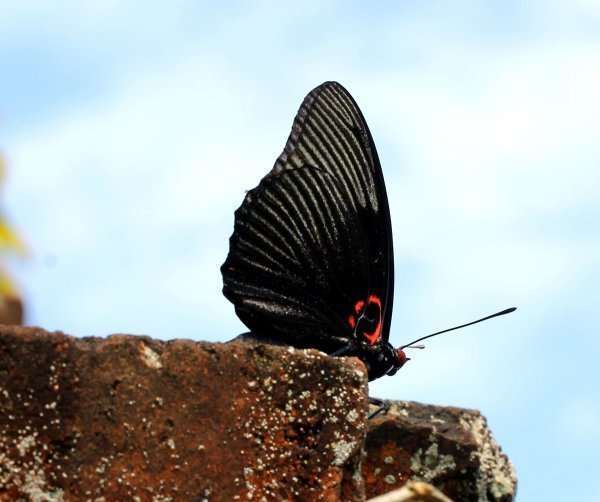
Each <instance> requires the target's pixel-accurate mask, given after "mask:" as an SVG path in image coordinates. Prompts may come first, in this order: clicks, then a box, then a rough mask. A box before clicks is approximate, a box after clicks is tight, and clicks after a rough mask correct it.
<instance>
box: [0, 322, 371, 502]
mask: <svg viewBox="0 0 600 502" xmlns="http://www.w3.org/2000/svg"><path fill="white" fill-rule="evenodd" d="M366 385H367V378H366V373H365V368H364V366H363V365H362V364H361V363H360V361H358V360H356V359H335V358H330V357H327V356H325V355H324V354H322V353H320V352H317V351H315V350H306V351H305V350H302V351H300V350H293V349H289V348H281V347H270V346H261V345H259V346H252V345H248V344H243V343H232V344H209V343H201V342H191V341H185V340H174V341H171V342H162V341H157V340H152V339H150V338H147V337H134V336H125V335H114V336H111V337H108V338H105V339H100V338H84V339H76V338H72V337H69V336H66V335H63V334H62V333H48V332H45V331H43V330H41V329H35V328H18V327H8V326H0V500H19V499H22V500H33V501H60V500H97V501H99V500H103V501H112V500H120V501H122V500H139V501H146V500H153V501H157V502H158V501H167V500H192V501H198V502H199V501H202V500H228V501H229V500H237V499H240V500H248V499H252V500H291V499H296V500H328V501H329V500H331V501H333V500H344V501H348V500H364V497H365V495H364V489H363V485H362V478H361V476H360V468H359V465H360V464H359V462H360V450H361V446H362V441H363V439H364V434H365V423H366V422H365V419H364V417H365V413H366V410H367V401H366ZM377 437H378V436H376V435H373V437H372V440H373V441H376V440H377ZM373 441H372V442H373ZM372 458H373V460H374V459H375V457H374V456H373V457H372ZM369 469H370V470H369ZM372 471H373V468H372V467H371V464H369V467H368V468H367V469H366V471H365V472H371V474H370V475H371V476H372ZM371 484H372V487H374V486H375V485H374V484H373V481H371Z"/></svg>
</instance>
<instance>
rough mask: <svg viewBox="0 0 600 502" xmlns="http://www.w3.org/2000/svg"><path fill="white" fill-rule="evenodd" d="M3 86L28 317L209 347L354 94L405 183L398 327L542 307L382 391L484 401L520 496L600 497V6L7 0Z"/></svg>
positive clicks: (411, 367) (458, 339)
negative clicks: (291, 170)
mask: <svg viewBox="0 0 600 502" xmlns="http://www.w3.org/2000/svg"><path fill="white" fill-rule="evenodd" d="M0 75H2V78H1V79H0V150H1V151H2V152H3V154H4V156H5V157H6V159H7V161H8V167H9V173H8V176H9V177H8V182H7V184H6V185H5V186H4V193H3V196H4V202H3V204H4V208H5V210H6V212H7V213H8V214H9V216H10V219H11V221H12V222H13V224H14V225H15V226H16V227H17V228H18V229H19V230H20V232H21V234H22V235H23V237H24V239H25V240H26V241H27V243H28V244H29V247H30V248H31V257H30V258H29V259H28V260H26V261H13V262H11V263H10V265H11V267H10V268H11V272H12V273H13V275H14V276H15V277H16V278H17V280H18V283H19V285H20V287H21V289H22V290H23V292H24V295H25V296H26V299H27V305H28V308H29V312H28V315H29V317H28V322H29V323H30V324H35V325H40V326H43V327H45V328H47V329H51V330H55V329H59V330H63V331H65V332H67V333H71V334H75V335H80V336H84V335H105V334H109V333H116V332H125V333H141V334H142V333H143V334H148V335H151V336H155V337H160V338H164V339H168V338H175V337H187V338H193V339H198V340H209V341H223V340H226V339H228V338H231V337H232V336H234V335H236V334H237V333H239V332H241V331H242V330H243V329H244V328H243V326H242V324H241V323H240V322H239V321H238V320H237V318H236V317H235V314H234V312H233V308H232V306H231V305H230V304H229V303H228V302H227V301H226V300H225V299H224V298H223V296H222V295H221V291H220V290H221V277H220V273H219V266H220V264H221V263H222V262H223V260H224V258H225V256H226V253H227V245H228V238H229V235H230V233H231V231H232V225H233V211H234V210H235V209H236V208H237V207H238V205H239V204H240V202H241V200H242V198H243V195H244V190H246V189H249V188H252V187H254V186H255V185H256V184H257V182H258V180H259V179H260V178H261V177H262V176H263V175H264V174H265V173H266V172H267V171H268V170H269V169H270V167H271V166H272V164H273V161H274V160H275V157H276V156H277V155H278V154H279V152H280V151H281V149H282V147H283V144H284V142H285V139H286V138H287V135H288V133H289V129H290V126H291V121H292V119H293V116H294V114H295V112H296V110H297V108H298V106H299V104H300V102H301V100H302V98H303V96H304V95H305V94H306V93H307V92H308V91H309V90H310V89H312V88H313V87H314V86H316V85H318V84H319V83H321V82H323V81H325V80H338V81H340V82H341V83H342V84H344V85H345V86H346V87H347V88H348V89H349V90H350V92H351V93H352V94H353V95H354V97H355V98H356V100H357V101H358V103H359V104H360V106H361V108H362V110H363V113H364V114H365V116H366V118H367V121H368V122H369V125H370V128H371V131H372V133H373V136H374V138H375V141H376V144H377V147H378V151H379V156H380V158H381V161H382V165H383V169H384V173H385V177H386V182H387V187H388V196H389V198H390V205H391V213H392V222H393V228H394V246H395V252H396V291H395V305H394V318H393V325H392V334H391V339H392V340H393V341H394V342H395V343H397V344H401V343H405V342H407V341H409V340H411V339H413V338H416V337H418V336H421V335H423V334H426V333H429V332H431V331H435V330H438V329H443V328H445V327H449V326H452V325H454V324H458V323H461V322H466V321H468V320H471V319H474V318H477V317H480V316H482V315H485V314H488V313H491V312H494V311H496V310H499V309H501V308H505V307H508V306H512V305H516V306H518V307H519V310H518V311H517V312H516V313H515V314H512V315H511V316H509V317H506V318H501V319H498V320H494V321H490V322H489V323H486V324H481V325H478V326H476V327H473V328H469V329H468V330H465V331H462V332H460V334H459V333H456V334H451V335H448V336H446V337H445V338H444V337H440V338H438V339H436V340H433V341H431V342H430V343H429V344H428V348H427V350H426V351H420V352H418V353H416V354H414V359H413V360H412V361H411V362H410V363H409V364H408V365H407V366H405V367H404V368H403V369H402V371H401V372H399V373H398V374H397V375H396V376H395V377H394V378H383V379H381V380H379V381H378V382H376V383H374V384H373V385H372V390H371V392H372V393H373V394H374V395H377V396H380V397H386V398H396V399H413V400H418V401H423V402H429V403H438V404H451V405H455V406H465V407H472V408H478V409H480V410H482V412H483V413H484V414H485V415H486V416H487V417H488V420H489V423H490V425H491V427H492V430H493V432H494V434H495V436H496V438H497V439H498V441H499V443H500V444H501V445H502V446H503V448H504V450H505V451H506V452H507V453H508V454H509V456H510V457H511V459H512V460H513V462H514V463H515V465H516V467H517V471H518V475H519V482H520V486H519V493H520V497H519V499H520V500H525V501H530V500H531V501H536V500H540V501H541V500H561V499H560V497H561V496H562V494H564V493H566V492H568V490H566V491H565V489H564V487H566V486H581V482H582V481H583V482H584V483H585V482H586V481H587V482H591V485H592V486H588V487H586V494H585V495H581V496H578V500H590V501H592V500H600V488H599V487H598V486H597V484H595V485H594V482H593V480H594V479H596V476H597V473H596V470H597V467H596V464H597V461H596V455H595V453H596V451H597V450H598V448H600V391H599V388H598V384H599V376H600V371H599V370H598V364H599V363H598V360H599V356H600V339H599V337H598V334H597V326H598V325H600V314H599V310H600V309H599V308H598V301H597V300H598V296H599V295H598V292H597V290H598V284H599V283H600V232H598V226H599V224H598V221H599V219H600V197H598V193H599V191H600V172H599V171H600V170H599V167H600V166H599V165H600V128H599V126H598V117H599V116H600V2H599V1H595V0H576V1H566V0H565V1H560V2H559V1H552V0H548V1H541V0H539V1H530V2H516V1H505V2H476V1H473V2H467V1H462V2H452V3H451V4H450V3H449V2H433V1H426V2H379V3H377V8H375V7H374V6H373V5H372V4H369V5H367V4H366V3H363V2H333V1H331V2H302V3H301V4H299V3H298V2H294V3H292V2H252V3H250V2H239V3H237V2H229V3H228V5H227V7H219V8H218V9H215V7H214V4H213V3H208V2H206V3H202V2H193V1H190V2H186V1H173V2H168V3H164V2H161V3H159V2H143V3H142V2H116V1H112V2H111V1H103V2H96V3H92V2H87V3H85V4H84V3H82V2H67V1H62V2H60V1H59V2H52V3H51V4H50V3H46V4H40V3H39V2H33V1H21V2H10V3H9V2H3V3H1V4H0ZM585 484H587V483H585ZM586 496H589V498H587V499H586V498H585V497H586ZM582 497H583V498H582ZM564 500H566V499H564Z"/></svg>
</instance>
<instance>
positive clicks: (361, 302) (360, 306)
mask: <svg viewBox="0 0 600 502" xmlns="http://www.w3.org/2000/svg"><path fill="white" fill-rule="evenodd" d="M364 306H365V301H364V300H358V301H357V302H356V303H355V304H354V312H356V313H357V314H360V311H361V310H362V309H363V307H364Z"/></svg>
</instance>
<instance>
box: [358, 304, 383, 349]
mask: <svg viewBox="0 0 600 502" xmlns="http://www.w3.org/2000/svg"><path fill="white" fill-rule="evenodd" d="M371 303H374V304H375V305H377V306H378V307H379V320H378V322H377V326H376V327H375V331H373V333H367V332H365V333H363V334H364V336H365V338H366V339H367V343H368V344H369V345H375V344H376V343H377V342H378V341H379V339H380V338H381V329H382V324H383V320H382V319H381V300H380V299H379V297H378V296H377V295H369V305H370V304H371Z"/></svg>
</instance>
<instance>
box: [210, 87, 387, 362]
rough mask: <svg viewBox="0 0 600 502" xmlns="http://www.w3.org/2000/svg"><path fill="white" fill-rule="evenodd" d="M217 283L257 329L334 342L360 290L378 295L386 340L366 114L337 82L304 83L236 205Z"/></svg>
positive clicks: (380, 224) (382, 230)
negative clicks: (264, 166)
mask: <svg viewBox="0 0 600 502" xmlns="http://www.w3.org/2000/svg"><path fill="white" fill-rule="evenodd" d="M221 271H222V273H223V282H224V287H223V292H224V294H225V296H226V297H227V298H228V299H229V300H230V301H231V302H232V303H233V304H234V305H235V308H236V312H237V314H238V316H239V317H240V319H241V320H242V321H243V322H244V324H246V326H248V328H249V329H250V330H251V331H252V332H253V333H254V334H255V335H256V336H259V337H260V336H261V334H263V335H264V336H268V337H270V338H273V337H274V338H277V339H281V340H282V341H283V342H285V343H289V344H291V345H295V346H306V347H318V348H320V349H322V350H324V351H328V352H329V351H334V350H336V349H339V348H340V347H341V346H343V345H345V344H346V343H347V342H348V340H349V339H350V338H352V337H353V336H354V335H353V333H354V331H353V329H352V326H350V325H349V323H348V316H349V314H351V313H352V309H353V308H354V305H355V304H356V302H357V300H359V299H361V298H365V297H366V296H367V295H370V294H374V295H377V297H378V298H380V299H381V303H382V307H381V312H382V317H383V326H382V336H381V338H382V339H384V340H387V338H388V336H389V326H390V321H391V311H392V300H393V249H392V234H391V225H390V216H389V209H388V202H387V196H386V191H385V185H384V182H383V174H382V172H381V166H380V164H379V159H378V157H377V152H376V150H375V145H374V144H373V140H372V137H371V134H370V132H369V129H368V127H367V124H366V122H365V120H364V118H363V116H362V113H361V112H360V110H359V108H358V106H357V105H356V103H355V101H354V100H353V99H352V97H351V96H350V94H349V93H348V92H347V91H346V90H345V89H344V88H343V87H342V86H341V85H340V84H338V83H336V82H326V83H324V84H322V85H320V86H319V87H317V88H316V89H314V90H313V91H312V92H310V93H309V94H308V95H307V96H306V98H305V99H304V102H303V103H302V105H301V107H300V110H299V111H298V114H297V116H296V118H295V120H294V123H293V125H292V132H291V134H290V136H289V138H288V141H287V143H286V145H285V148H284V151H283V153H282V154H281V155H280V156H279V158H278V159H277V160H276V162H275V165H274V167H273V169H272V170H271V172H269V173H268V174H267V175H266V176H265V177H264V178H263V179H262V181H261V182H260V184H259V185H258V186H257V187H256V188H254V189H253V190H251V191H249V192H248V193H247V195H246V197H245V199H244V201H243V203H242V205H241V206H240V208H239V209H238V210H237V211H236V213H235V227H234V232H233V235H232V236H231V239H230V250H229V255H228V256H227V260H226V261H225V263H224V264H223V266H222V267H221Z"/></svg>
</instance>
